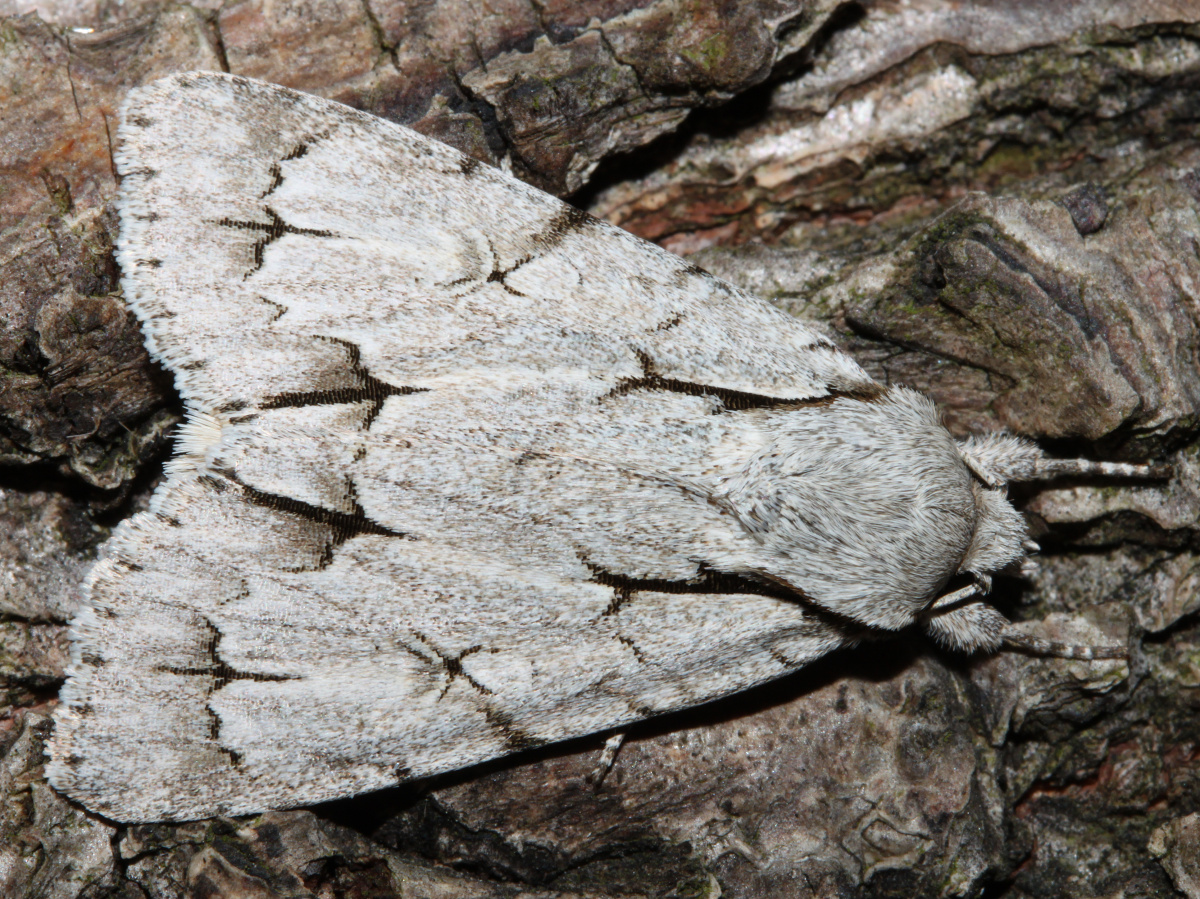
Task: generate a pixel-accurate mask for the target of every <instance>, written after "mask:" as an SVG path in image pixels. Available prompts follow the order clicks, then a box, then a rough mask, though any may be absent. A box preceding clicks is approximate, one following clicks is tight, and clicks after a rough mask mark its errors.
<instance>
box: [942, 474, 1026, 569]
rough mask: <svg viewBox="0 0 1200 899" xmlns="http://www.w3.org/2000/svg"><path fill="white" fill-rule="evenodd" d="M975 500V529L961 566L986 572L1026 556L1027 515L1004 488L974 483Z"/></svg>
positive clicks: (972, 490)
mask: <svg viewBox="0 0 1200 899" xmlns="http://www.w3.org/2000/svg"><path fill="white" fill-rule="evenodd" d="M971 492H972V494H973V496H974V500H975V532H974V533H973V534H972V535H971V543H970V545H969V546H968V547H967V551H966V553H965V554H964V556H963V560H962V563H961V564H960V565H959V566H958V570H959V572H961V573H964V574H974V575H986V574H989V573H991V572H993V571H999V570H1000V569H1002V568H1006V567H1007V566H1008V565H1010V564H1012V563H1013V562H1015V561H1017V560H1018V559H1020V558H1023V557H1024V555H1025V545H1024V544H1025V541H1026V539H1028V533H1027V530H1026V526H1025V519H1024V518H1023V517H1022V515H1021V513H1020V512H1018V511H1017V510H1016V509H1014V508H1013V505H1012V503H1010V502H1009V501H1008V498H1007V497H1006V496H1005V493H1004V490H1003V488H993V487H988V486H986V485H984V484H982V483H980V482H979V481H974V482H972V484H971Z"/></svg>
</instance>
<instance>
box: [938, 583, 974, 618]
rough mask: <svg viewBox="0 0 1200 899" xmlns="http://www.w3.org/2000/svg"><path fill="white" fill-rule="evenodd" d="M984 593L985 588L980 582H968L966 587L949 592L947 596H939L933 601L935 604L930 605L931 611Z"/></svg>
mask: <svg viewBox="0 0 1200 899" xmlns="http://www.w3.org/2000/svg"><path fill="white" fill-rule="evenodd" d="M983 593H984V590H983V589H982V587H981V585H980V584H978V583H975V584H968V585H967V586H965V587H960V588H959V589H958V590H954V591H952V592H950V593H947V594H946V595H945V596H939V597H938V598H937V599H935V600H934V601H933V605H931V606H930V607H929V611H930V612H935V611H937V610H938V609H944V608H946V607H947V606H952V605H954V604H955V603H959V602H962V601H963V600H964V599H970V598H971V597H972V596H981V595H982V594H983Z"/></svg>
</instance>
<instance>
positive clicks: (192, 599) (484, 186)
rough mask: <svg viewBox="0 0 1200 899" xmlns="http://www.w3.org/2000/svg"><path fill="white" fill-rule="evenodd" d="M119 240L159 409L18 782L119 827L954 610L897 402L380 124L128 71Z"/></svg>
mask: <svg viewBox="0 0 1200 899" xmlns="http://www.w3.org/2000/svg"><path fill="white" fill-rule="evenodd" d="M119 137H120V147H119V150H118V153H117V156H116V162H117V167H118V170H119V172H120V174H121V176H122V183H121V194H120V201H119V213H120V222H121V233H120V241H119V250H118V260H119V262H120V265H121V268H122V271H123V287H124V292H125V297H126V299H127V301H128V303H129V305H130V307H131V308H132V310H133V311H134V313H135V314H136V315H137V318H138V319H139V321H140V322H141V325H142V328H143V329H144V333H145V337H146V345H147V347H148V349H149V351H150V353H151V355H152V356H153V358H154V359H156V360H158V361H159V362H160V363H161V364H162V365H163V366H164V367H165V368H166V369H167V370H169V371H170V372H171V373H172V374H173V375H174V378H175V384H176V386H177V388H178V390H179V393H180V394H181V396H182V398H183V400H184V403H185V405H186V413H187V418H186V423H185V424H184V425H183V427H182V429H181V432H180V435H179V438H178V445H177V454H176V456H175V457H174V458H173V459H172V461H171V462H170V463H169V464H168V467H167V472H166V478H165V480H164V482H163V483H162V485H161V486H160V487H159V488H158V489H157V490H156V492H155V493H154V496H153V498H152V500H151V502H150V508H149V511H146V512H143V513H141V514H138V515H136V516H133V517H132V518H131V519H129V520H127V521H126V522H124V523H123V524H121V525H120V526H119V527H118V528H117V530H116V532H115V533H114V535H113V537H112V539H111V541H110V542H109V543H108V545H107V548H106V551H105V554H104V558H103V559H102V560H101V561H99V562H98V563H97V564H96V565H95V567H94V568H93V570H92V571H91V573H90V575H89V577H88V579H87V583H86V585H85V592H86V601H85V603H84V605H83V608H82V610H81V611H80V612H79V614H78V616H77V617H76V618H75V620H74V621H73V623H72V626H71V641H72V655H71V664H70V667H69V671H68V680H67V682H66V684H65V686H64V687H63V689H62V694H61V704H60V706H59V708H58V710H57V712H56V714H55V735H54V738H53V742H52V744H51V748H50V758H51V761H50V763H49V767H48V775H49V778H50V781H51V783H52V784H53V785H54V786H55V787H56V788H58V789H59V790H61V791H62V792H64V793H65V794H67V795H68V796H70V797H72V798H74V799H76V800H78V801H79V802H81V803H82V804H83V805H85V806H86V807H87V808H89V809H91V810H93V811H95V812H98V813H101V814H103V815H105V816H107V817H109V818H112V819H116V820H119V821H160V820H188V819H195V818H202V817H208V816H211V815H217V814H227V815H228V814H243V813H251V812H258V811H262V810H265V809H270V808H285V807H291V806H297V805H306V804H311V803H316V802H321V801H325V800H330V799H334V798H337V797H344V796H349V795H352V794H356V793H360V792H363V791H368V790H374V789H378V788H381V787H386V786H390V785H394V784H395V783H397V781H402V780H405V779H409V778H414V777H420V776H424V775H430V774H434V773H437V772H444V771H447V770H451V769H456V768H461V767H464V766H468V765H472V764H474V763H477V762H481V761H484V760H486V759H491V758H495V757H498V756H502V755H505V754H507V753H512V752H516V751H519V750H523V749H527V748H529V747H535V746H541V745H544V744H547V743H553V742H555V741H559V740H564V739H567V738H570V737H577V736H580V735H584V734H590V733H594V732H601V731H606V730H612V729H619V728H622V727H624V726H626V725H628V724H630V723H631V722H635V721H638V720H641V719H645V718H649V717H651V716H654V715H659V714H662V713H664V712H669V711H672V710H676V709H680V708H683V707H686V706H691V705H695V704H697V703H702V702H706V701H708V700H711V699H713V698H715V697H719V696H723V695H726V694H730V693H733V692H736V691H740V690H744V689H746V688H749V687H752V686H754V685H755V684H759V683H762V682H764V681H768V680H771V679H773V678H777V677H780V676H781V675H784V674H787V673H789V672H792V671H794V670H796V669H797V668H800V667H802V666H804V665H807V664H808V663H810V662H812V661H813V660H814V659H817V658H819V657H820V656H823V655H825V654H826V653H829V652H830V651H832V650H834V649H836V648H838V647H840V646H844V645H847V644H850V643H853V642H856V641H858V640H860V639H862V638H863V637H864V635H870V634H878V633H884V632H889V631H897V630H900V629H903V628H907V627H909V626H910V625H914V624H915V625H919V626H920V627H922V628H924V629H925V630H926V631H927V632H928V633H930V634H932V635H933V637H934V638H935V639H937V640H938V641H939V642H940V643H942V644H944V645H945V646H947V647H950V648H951V649H955V650H962V651H965V652H973V651H981V652H988V651H993V650H995V649H997V648H999V647H1001V646H1002V645H1004V644H1009V645H1015V646H1024V647H1026V648H1029V649H1033V650H1035V651H1043V652H1057V653H1060V654H1065V655H1069V656H1070V655H1073V656H1074V657H1081V658H1101V657H1103V658H1113V657H1119V656H1120V654H1121V650H1120V649H1116V648H1101V649H1099V650H1089V649H1086V648H1084V649H1072V648H1070V647H1063V646H1058V645H1056V644H1043V643H1039V642H1038V641H1034V640H1029V639H1027V638H1025V637H1022V636H1020V635H1019V634H1016V633H1014V632H1013V631H1012V630H1011V629H1010V627H1009V623H1008V622H1007V620H1006V619H1005V618H1004V617H1003V616H1002V615H1000V614H999V613H998V612H997V611H995V610H994V609H993V608H991V607H990V606H988V605H987V604H986V603H985V602H984V601H983V596H984V595H985V594H986V593H987V592H988V588H989V584H990V578H991V576H992V575H993V574H994V573H995V572H997V571H1000V570H1001V569H1005V568H1007V567H1010V566H1014V565H1018V564H1020V562H1021V561H1022V560H1023V559H1024V558H1025V556H1026V553H1027V552H1028V551H1030V550H1031V549H1033V548H1034V547H1033V545H1032V544H1031V543H1030V541H1029V540H1028V538H1027V536H1026V526H1025V523H1024V521H1023V519H1022V517H1021V516H1020V514H1018V512H1017V511H1016V510H1015V509H1014V508H1013V506H1012V505H1010V503H1009V502H1008V501H1007V499H1006V498H1005V492H1004V487H1005V484H1006V483H1008V482H1010V481H1015V480H1026V479H1033V478H1041V477H1046V476H1053V475H1059V474H1069V473H1089V472H1098V473H1106V474H1124V475H1144V474H1147V473H1152V472H1151V470H1150V469H1146V468H1142V467H1138V466H1129V465H1121V464H1101V463H1090V462H1086V461H1076V460H1065V461H1063V460H1053V459H1049V458H1047V457H1046V456H1045V455H1044V454H1043V453H1042V452H1041V451H1040V450H1039V449H1038V448H1037V447H1035V446H1034V445H1032V444H1031V443H1028V442H1025V441H1022V440H1019V439H1017V438H1015V437H1011V436H1006V435H989V436H982V437H972V438H970V439H967V440H964V441H956V440H955V439H954V438H953V437H951V435H950V434H949V433H948V432H947V431H946V430H945V428H944V427H943V426H942V424H941V423H940V420H939V416H938V412H937V409H936V408H935V406H934V404H933V403H932V402H931V401H930V400H929V399H928V398H926V397H925V396H923V395H922V394H920V393H917V392H915V391H913V390H909V389H905V388H903V387H885V386H882V385H880V384H878V383H876V382H875V381H873V380H872V379H871V378H870V377H869V376H868V375H867V374H866V373H865V372H864V371H863V369H861V368H860V367H859V366H858V365H857V364H856V363H855V362H854V361H853V360H852V359H850V357H849V356H847V355H846V354H844V353H843V352H841V351H840V350H839V349H838V348H837V347H836V346H835V345H834V344H833V343H832V342H831V341H830V340H829V339H828V338H827V337H825V336H822V335H821V334H820V333H818V332H817V331H815V330H814V329H812V328H810V327H808V326H806V325H805V324H803V323H802V322H800V321H798V320H796V319H795V318H793V317H791V316H788V315H786V314H784V313H783V312H780V311H779V310H776V309H775V308H773V307H771V306H770V305H768V304H767V303H765V302H763V301H761V300H758V299H755V298H754V297H751V296H749V295H747V294H745V293H743V292H742V291H740V290H738V289H736V288H734V287H731V286H730V285H728V284H725V283H723V282H721V281H719V280H717V279H716V278H714V277H712V276H711V275H709V274H708V273H706V272H704V271H702V270H701V269H699V268H696V267H695V266H693V265H690V264H688V263H687V262H685V261H683V260H681V259H679V258H677V257H675V256H673V255H671V254H669V253H667V252H665V251H663V250H661V249H659V248H658V247H655V246H653V245H651V244H649V243H646V242H644V241H642V240H639V239H637V238H635V237H633V236H631V235H629V234H627V233H625V232H623V231H621V230H619V229H617V228H615V227H612V226H610V225H608V224H606V223H604V222H601V221H598V220H597V219H594V218H592V217H590V216H588V215H586V214H584V213H582V212H580V211H578V210H576V209H574V208H572V207H570V206H568V205H566V204H564V203H562V202H560V201H559V200H557V199H555V198H554V197H551V196H549V195H547V194H545V193H542V192H540V191H538V190H535V189H533V188H531V187H529V186H527V185H525V184H522V183H520V182H519V181H517V180H515V179H513V178H511V177H509V176H507V175H505V174H504V173H502V172H500V171H498V170H496V169H493V168H491V167H489V166H487V165H482V164H480V163H479V162H477V161H476V160H473V159H470V158H468V157H466V156H463V155H462V154H460V153H458V152H457V151H455V150H453V149H451V148H449V147H446V146H443V145H442V144H439V143H437V142H435V141H432V140H430V139H428V138H425V137H422V136H421V135H419V134H416V133H414V132H413V131H410V130H407V129H405V128H402V127H399V126H397V125H394V124H391V123H389V122H386V121H383V120H381V119H378V118H375V117H373V116H370V115H367V114H364V113H362V112H358V111H355V110H352V109H349V108H347V107H345V106H341V105H339V104H337V103H333V102H329V101H326V100H322V99H319V98H316V97H312V96H305V95H303V94H299V93H295V92H293V91H290V90H285V89H283V88H280V87H275V86H272V85H269V84H264V83H261V82H257V81H252V80H249V79H246V78H238V77H232V76H228V75H222V74H212V73H191V74H183V75H176V76H173V77H170V78H167V79H165V80H162V81H159V82H157V83H155V84H153V85H151V86H149V87H145V88H141V89H138V90H136V91H133V92H132V93H131V94H130V96H129V98H128V100H127V102H126V103H125V105H124V108H123V111H122V123H121V126H120V131H119Z"/></svg>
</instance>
